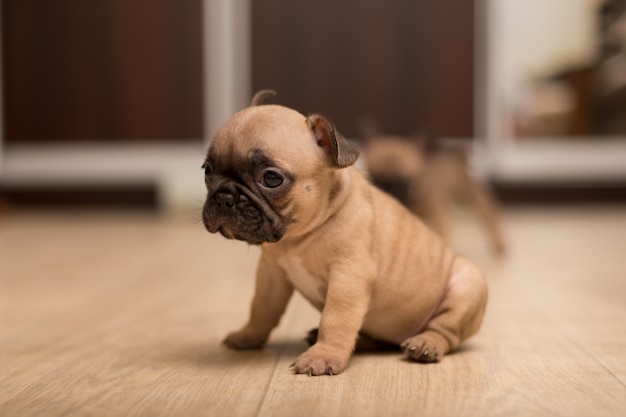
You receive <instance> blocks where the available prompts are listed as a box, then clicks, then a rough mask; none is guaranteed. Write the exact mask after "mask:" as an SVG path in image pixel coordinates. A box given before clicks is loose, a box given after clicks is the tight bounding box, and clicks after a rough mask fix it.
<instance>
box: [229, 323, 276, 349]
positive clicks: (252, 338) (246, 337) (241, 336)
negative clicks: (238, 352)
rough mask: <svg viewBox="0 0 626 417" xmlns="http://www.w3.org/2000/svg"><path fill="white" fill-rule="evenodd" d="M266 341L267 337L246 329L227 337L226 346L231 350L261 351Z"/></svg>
mask: <svg viewBox="0 0 626 417" xmlns="http://www.w3.org/2000/svg"><path fill="white" fill-rule="evenodd" d="M266 340H267V335H265V334H259V333H258V332H254V331H252V330H249V329H246V328H244V329H242V330H239V331H238V332H233V333H231V334H229V335H228V336H226V339H224V344H225V345H226V346H228V347H229V348H231V349H260V348H262V347H263V345H264V344H265V342H266Z"/></svg>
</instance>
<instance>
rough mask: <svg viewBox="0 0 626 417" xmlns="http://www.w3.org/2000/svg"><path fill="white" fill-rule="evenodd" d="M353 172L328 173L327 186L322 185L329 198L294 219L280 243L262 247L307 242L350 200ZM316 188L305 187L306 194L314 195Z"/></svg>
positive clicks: (323, 199)
mask: <svg viewBox="0 0 626 417" xmlns="http://www.w3.org/2000/svg"><path fill="white" fill-rule="evenodd" d="M352 170H353V168H345V169H339V170H335V171H333V172H330V173H328V176H329V180H328V182H327V184H325V185H320V186H321V187H324V189H326V190H330V192H328V196H327V198H324V197H322V198H319V199H316V201H317V205H316V206H315V207H314V208H313V210H310V211H308V212H307V213H303V214H301V215H299V216H298V217H294V218H293V221H291V222H289V223H290V224H289V225H288V226H287V231H286V233H285V235H284V236H283V238H282V239H280V240H279V241H278V242H272V243H269V242H268V243H264V244H263V245H262V246H263V247H265V248H266V247H268V245H279V246H292V245H294V244H297V242H299V241H303V240H306V238H307V236H308V235H309V234H310V233H311V232H313V231H315V230H317V229H319V228H320V227H322V226H323V225H324V224H325V223H327V222H328V221H329V220H331V219H332V218H333V217H334V216H335V214H336V213H337V212H338V211H339V210H340V208H341V207H342V206H343V205H345V204H346V202H347V201H348V199H349V198H350V193H349V191H348V190H349V189H350V184H351V182H352V180H353V179H352V176H353V175H354V172H351V171H352ZM315 188H317V187H315ZM315 188H314V186H305V192H306V193H313V192H314V189H315Z"/></svg>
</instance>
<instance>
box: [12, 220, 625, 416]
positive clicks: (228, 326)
mask: <svg viewBox="0 0 626 417" xmlns="http://www.w3.org/2000/svg"><path fill="white" fill-rule="evenodd" d="M461 220H463V219H461ZM504 221H505V226H506V231H507V235H508V238H509V242H510V251H509V254H508V256H507V257H506V258H505V259H504V260H502V261H497V260H495V259H493V258H491V257H490V255H489V252H488V250H487V248H486V245H485V242H484V239H483V236H482V235H481V234H480V231H479V230H478V228H477V227H475V225H474V224H473V223H471V222H461V224H460V225H459V227H458V228H457V232H458V233H457V234H456V237H455V244H454V245H455V246H456V248H457V249H458V250H459V251H460V252H463V253H464V254H466V255H468V256H469V257H471V258H473V259H475V260H476V261H477V262H478V263H479V264H480V265H481V266H482V267H483V269H484V270H485V272H486V274H487V276H488V280H489V285H490V297H491V298H490V304H489V309H488V313H487V317H486V319H485V322H484V326H483V329H482V330H481V332H480V333H479V334H478V335H477V336H476V337H475V338H473V339H471V340H470V341H469V342H468V343H466V344H464V345H463V347H462V349H461V350H460V351H459V352H458V353H456V354H453V355H450V356H447V357H445V358H444V360H443V361H442V362H441V363H439V364H433V365H422V364H417V363H411V362H407V361H405V360H403V359H402V357H401V355H400V354H398V353H395V352H391V353H378V354H361V355H356V356H355V357H354V358H353V359H352V361H351V363H350V365H349V367H348V369H347V371H346V372H345V373H343V374H341V375H339V376H334V377H329V376H326V377H308V376H304V375H294V374H293V373H292V372H291V370H290V369H289V365H290V364H291V362H292V361H293V360H294V358H295V357H296V356H297V355H298V354H299V353H300V352H302V351H303V350H304V349H305V347H306V345H305V343H304V342H303V337H304V335H305V332H306V331H307V330H309V329H310V328H312V327H314V326H316V322H317V320H318V317H319V316H318V314H317V313H316V312H315V311H314V310H312V309H311V308H310V307H309V306H308V305H307V304H306V303H305V302H304V301H303V300H302V299H301V298H295V299H294V300H293V301H292V303H291V304H290V307H289V310H288V312H287V314H286V316H285V317H284V319H283V321H282V323H281V326H280V327H279V329H277V331H276V332H275V333H274V335H273V337H272V338H271V340H270V343H269V345H268V346H267V347H266V348H265V349H263V350H260V351H247V352H235V351H231V350H227V349H226V348H224V347H222V346H221V344H220V342H221V339H222V338H223V337H224V335H225V334H226V333H227V332H228V331H230V330H233V329H234V328H236V327H238V326H239V325H241V324H243V322H244V320H245V319H246V316H247V312H248V304H249V300H250V297H251V294H252V283H253V274H254V269H255V264H256V260H257V258H258V255H259V252H258V250H257V249H256V248H253V247H247V246H246V245H244V244H240V243H233V242H230V241H226V240H224V239H222V238H220V237H216V236H211V235H209V234H208V233H206V232H204V231H203V229H202V227H201V225H199V224H198V223H197V222H196V221H195V219H192V216H188V217H184V216H183V217H182V218H162V217H158V216H154V215H146V214H138V213H134V214H113V215H111V214H109V215H99V214H88V215H87V214H85V215H78V214H76V213H74V214H41V213H39V214H33V213H31V214H15V213H13V214H11V215H9V216H6V215H5V217H4V218H2V219H0V416H2V417H5V416H19V417H28V416H37V417H42V416H169V417H171V416H186V417H192V416H232V417H235V416H289V417H293V416H324V417H332V416H438V417H442V416H480V417H485V416H550V417H554V416H568V417H569V416H585V417H588V416H594V417H600V416H625V415H626V208H621V209H620V208H610V209H609V208H585V209H562V208H560V209H549V210H540V209H515V210H508V211H506V212H505V213H504Z"/></svg>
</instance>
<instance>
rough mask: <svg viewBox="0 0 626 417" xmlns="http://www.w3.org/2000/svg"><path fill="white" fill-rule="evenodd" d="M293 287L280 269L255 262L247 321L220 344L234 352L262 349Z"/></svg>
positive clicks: (283, 310) (266, 262)
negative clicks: (252, 296)
mask: <svg viewBox="0 0 626 417" xmlns="http://www.w3.org/2000/svg"><path fill="white" fill-rule="evenodd" d="M293 291H294V288H293V285H292V284H291V282H290V281H289V280H288V279H287V277H286V276H285V273H284V271H283V270H282V269H279V268H278V267H275V266H273V265H272V264H270V262H269V261H268V260H267V259H265V258H264V257H262V258H261V260H260V261H259V266H258V269H257V275H256V288H255V293H254V298H253V300H252V307H251V309H250V318H249V320H248V324H246V325H245V326H244V327H243V328H242V329H241V330H239V331H236V332H233V333H231V334H229V335H228V336H227V337H226V339H224V344H225V345H226V346H228V347H230V348H234V349H257V348H260V347H262V346H263V345H264V344H265V342H266V341H267V338H268V337H269V334H270V332H271V331H272V329H273V328H274V327H276V326H277V325H278V322H279V321H280V318H281V317H282V315H283V313H284V312H285V309H286V308H287V303H288V302H289V299H290V298H291V295H292V294H293Z"/></svg>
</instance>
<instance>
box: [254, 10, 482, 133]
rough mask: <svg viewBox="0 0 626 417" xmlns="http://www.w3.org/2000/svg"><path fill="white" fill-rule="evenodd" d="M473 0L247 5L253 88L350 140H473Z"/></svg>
mask: <svg viewBox="0 0 626 417" xmlns="http://www.w3.org/2000/svg"><path fill="white" fill-rule="evenodd" d="M473 4H474V2H473V1H454V0H421V1H415V0H386V1H380V0H341V1H337V0H298V1H293V0H263V1H252V36H253V37H252V50H253V57H252V63H253V75H252V85H253V88H254V89H255V90H257V89H260V88H273V89H275V90H277V91H278V93H279V97H277V99H276V101H277V102H279V103H281V104H285V105H288V106H291V107H294V108H296V109H297V110H299V111H301V112H303V113H310V112H322V113H325V114H326V115H327V116H328V117H330V118H331V119H333V120H334V121H335V122H336V124H337V126H338V128H339V130H340V131H342V132H343V133H344V134H346V135H350V136H355V135H358V132H359V128H358V125H359V120H361V119H362V118H371V119H374V120H376V121H377V123H378V124H379V126H380V127H381V128H382V129H383V130H384V131H386V132H392V133H398V134H411V133H414V132H416V131H417V130H426V131H428V132H430V133H431V134H433V135H437V136H454V137H471V136H472V135H473V133H474V126H473V100H474V93H473V85H474V82H473V80H474V70H473V66H474V64H473V53H474V36H473V33H474V11H473Z"/></svg>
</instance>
